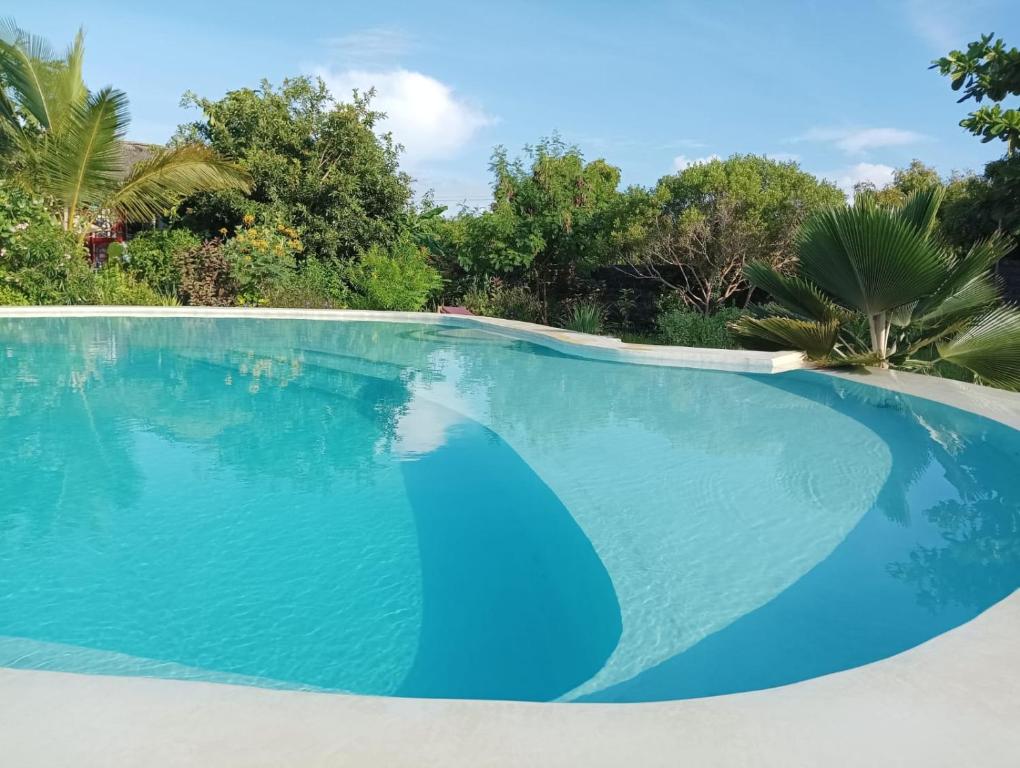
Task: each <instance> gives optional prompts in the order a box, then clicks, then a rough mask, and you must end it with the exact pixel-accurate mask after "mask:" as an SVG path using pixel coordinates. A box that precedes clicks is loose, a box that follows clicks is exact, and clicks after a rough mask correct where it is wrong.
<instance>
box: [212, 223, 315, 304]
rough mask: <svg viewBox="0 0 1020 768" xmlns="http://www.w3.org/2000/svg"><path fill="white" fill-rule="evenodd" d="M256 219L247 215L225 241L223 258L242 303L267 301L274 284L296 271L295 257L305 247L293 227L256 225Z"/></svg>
mask: <svg viewBox="0 0 1020 768" xmlns="http://www.w3.org/2000/svg"><path fill="white" fill-rule="evenodd" d="M253 221H254V220H253V218H252V217H250V216H246V217H245V222H244V223H245V226H244V228H243V229H241V230H240V231H239V232H238V233H237V234H236V235H235V236H234V237H232V238H230V239H229V240H227V241H226V242H224V243H223V257H224V258H225V259H226V260H227V263H228V264H229V265H230V272H231V274H232V275H233V277H234V280H235V281H236V283H237V288H238V291H239V293H240V296H239V299H240V301H241V303H242V304H261V303H264V297H265V294H266V293H267V291H269V289H270V288H271V286H273V285H275V284H277V283H279V282H281V281H282V280H284V279H286V278H287V277H288V276H289V275H290V274H291V273H293V271H294V269H295V268H296V266H297V262H296V256H297V254H299V253H300V252H301V251H302V250H303V246H302V245H301V240H300V239H299V238H298V233H297V232H296V231H295V230H293V229H291V228H290V227H287V226H285V225H283V224H278V225H276V226H269V225H264V224H263V225H254V224H253Z"/></svg>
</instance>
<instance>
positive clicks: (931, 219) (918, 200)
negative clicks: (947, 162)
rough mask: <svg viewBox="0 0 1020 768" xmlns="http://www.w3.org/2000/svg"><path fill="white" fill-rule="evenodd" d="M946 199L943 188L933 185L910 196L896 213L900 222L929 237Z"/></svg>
mask: <svg viewBox="0 0 1020 768" xmlns="http://www.w3.org/2000/svg"><path fill="white" fill-rule="evenodd" d="M945 197H946V190H945V187H942V186H940V185H937V184H933V185H932V186H930V187H926V188H924V189H919V190H916V191H914V192H912V193H911V194H910V196H909V197H908V198H907V201H906V202H905V203H904V204H903V207H901V208H900V209H899V210H898V211H897V217H898V218H899V219H900V221H902V222H904V223H906V224H909V225H911V226H913V227H916V228H917V230H918V231H920V232H921V233H923V234H924V235H926V236H927V235H931V234H932V232H934V231H935V225H936V224H937V223H938V213H939V208H940V207H942V201H943V200H944V199H945Z"/></svg>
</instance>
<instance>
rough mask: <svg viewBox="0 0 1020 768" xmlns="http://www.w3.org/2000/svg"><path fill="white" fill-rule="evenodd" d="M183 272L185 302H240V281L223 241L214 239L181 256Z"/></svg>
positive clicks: (211, 304) (216, 304) (215, 304)
mask: <svg viewBox="0 0 1020 768" xmlns="http://www.w3.org/2000/svg"><path fill="white" fill-rule="evenodd" d="M177 263H178V266H179V268H180V271H181V287H180V291H179V295H180V298H181V301H182V302H184V303H185V304H191V305H199V306H206V307H229V306H232V305H233V304H235V303H236V302H237V296H238V289H237V282H236V281H235V280H234V278H233V276H232V275H231V273H230V264H229V263H228V262H227V259H226V257H225V256H224V255H223V252H222V243H221V242H220V241H219V240H210V241H209V242H207V243H203V244H202V245H200V246H199V247H198V248H194V249H192V250H190V251H188V252H186V253H184V254H181V255H180V256H179V257H178V259H177Z"/></svg>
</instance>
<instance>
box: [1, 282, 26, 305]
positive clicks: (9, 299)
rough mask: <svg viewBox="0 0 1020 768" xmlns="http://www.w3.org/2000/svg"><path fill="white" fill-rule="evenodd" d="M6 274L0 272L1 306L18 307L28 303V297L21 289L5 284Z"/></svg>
mask: <svg viewBox="0 0 1020 768" xmlns="http://www.w3.org/2000/svg"><path fill="white" fill-rule="evenodd" d="M5 279H6V275H3V274H0V307H16V306H24V305H26V304H28V299H27V298H25V295H24V294H22V293H21V292H20V291H16V290H14V289H13V288H11V287H10V286H8V285H5V284H4V280H5Z"/></svg>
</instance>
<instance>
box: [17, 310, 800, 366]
mask: <svg viewBox="0 0 1020 768" xmlns="http://www.w3.org/2000/svg"><path fill="white" fill-rule="evenodd" d="M14 317H206V318H216V317H220V318H241V317H250V318H255V319H266V320H325V321H334V322H336V321H347V322H350V321H368V322H371V321H375V322H390V323H427V324H430V325H445V326H449V327H459V328H480V329H484V330H486V331H490V332H492V333H496V334H499V335H502V336H509V337H511V338H514V339H518V340H521V341H531V342H534V343H536V344H539V345H541V346H544V347H547V348H549V349H554V350H557V351H559V352H565V353H567V354H571V355H575V356H578V357H587V358H590V359H593V360H613V361H619V362H630V363H642V364H646V365H664V366H675V367H679V368H707V369H710V370H717V371H741V372H744V373H782V372H784V371H792V370H796V369H799V368H806V367H809V366H808V363H807V362H806V361H805V360H804V356H803V355H801V354H800V353H799V352H758V351H754V350H743V349H739V350H737V349H707V348H701V347H667V346H662V345H657V344H629V343H627V342H624V341H621V340H620V339H617V338H613V337H611V336H593V335H591V334H587V333H578V332H577V331H568V330H565V329H563V328H553V327H551V326H548V325H537V324H535V323H524V322H521V321H518V320H504V319H502V318H497V317H483V316H481V315H470V316H465V315H442V314H439V313H437V312H385V311H377V310H366V309H272V308H249V307H127V306H45V307H4V306H0V318H14Z"/></svg>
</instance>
